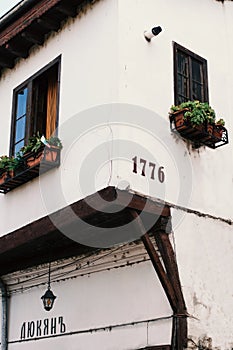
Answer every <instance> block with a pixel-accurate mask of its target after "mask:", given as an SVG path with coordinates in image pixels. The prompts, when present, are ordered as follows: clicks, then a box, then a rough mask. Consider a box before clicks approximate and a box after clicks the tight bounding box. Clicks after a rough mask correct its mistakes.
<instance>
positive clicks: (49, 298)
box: [41, 263, 56, 311]
mask: <svg viewBox="0 0 233 350" xmlns="http://www.w3.org/2000/svg"><path fill="white" fill-rule="evenodd" d="M41 299H42V301H43V304H44V309H45V310H46V311H50V310H51V309H52V307H53V304H54V301H55V299H56V296H55V295H54V294H53V292H52V291H51V289H50V263H49V281H48V289H47V290H46V292H45V294H44V295H42V297H41Z"/></svg>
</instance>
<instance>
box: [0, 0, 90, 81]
mask: <svg viewBox="0 0 233 350" xmlns="http://www.w3.org/2000/svg"><path fill="white" fill-rule="evenodd" d="M90 2H93V1H91V0H90ZM82 3H84V1H83V0H69V1H67V0H39V1H38V0H37V1H36V0H27V1H25V2H24V3H23V5H22V6H19V7H18V8H16V9H13V10H12V11H10V12H9V13H8V14H6V16H4V17H2V18H1V19H0V75H1V72H2V70H3V69H5V68H9V69H11V68H13V67H14V65H15V63H16V61H17V59H19V58H27V57H28V55H29V52H30V49H31V48H32V46H34V45H42V44H43V43H44V41H45V40H46V37H47V35H48V34H49V33H50V32H52V31H57V30H58V29H59V28H61V25H62V22H63V21H64V20H66V19H67V18H68V17H75V16H76V15H77V13H78V9H79V7H80V5H81V4H82ZM85 3H87V1H85Z"/></svg>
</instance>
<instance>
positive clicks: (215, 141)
mask: <svg viewBox="0 0 233 350" xmlns="http://www.w3.org/2000/svg"><path fill="white" fill-rule="evenodd" d="M187 110H188V109H183V110H181V111H178V112H174V113H171V114H170V126H171V130H172V131H174V132H176V133H179V135H180V136H182V137H183V138H184V139H187V140H190V141H192V143H193V144H194V147H195V148H198V147H200V146H202V145H205V146H207V147H210V148H217V147H220V146H223V145H225V144H227V143H228V133H227V130H226V128H224V127H223V126H221V131H220V130H219V128H220V126H217V125H212V124H205V125H198V126H193V125H192V124H191V122H190V121H189V119H188V118H187V119H184V113H185V112H186V111H187ZM218 131H220V132H219V133H218Z"/></svg>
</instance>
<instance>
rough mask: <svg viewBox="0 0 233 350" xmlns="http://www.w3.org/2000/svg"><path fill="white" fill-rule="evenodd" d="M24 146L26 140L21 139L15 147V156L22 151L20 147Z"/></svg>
mask: <svg viewBox="0 0 233 350" xmlns="http://www.w3.org/2000/svg"><path fill="white" fill-rule="evenodd" d="M23 146H24V140H22V141H20V142H19V143H17V144H16V145H15V149H14V156H16V154H17V153H18V152H19V151H20V149H21V148H22V147H23Z"/></svg>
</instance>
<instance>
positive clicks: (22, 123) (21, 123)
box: [15, 116, 26, 142]
mask: <svg viewBox="0 0 233 350" xmlns="http://www.w3.org/2000/svg"><path fill="white" fill-rule="evenodd" d="M25 127H26V116H24V117H22V118H20V119H18V120H17V121H16V126H15V129H16V130H15V142H18V141H19V140H22V139H24V138H25Z"/></svg>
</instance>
